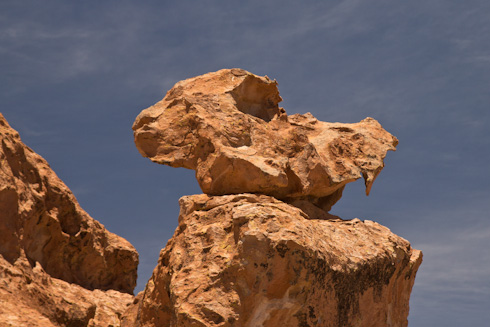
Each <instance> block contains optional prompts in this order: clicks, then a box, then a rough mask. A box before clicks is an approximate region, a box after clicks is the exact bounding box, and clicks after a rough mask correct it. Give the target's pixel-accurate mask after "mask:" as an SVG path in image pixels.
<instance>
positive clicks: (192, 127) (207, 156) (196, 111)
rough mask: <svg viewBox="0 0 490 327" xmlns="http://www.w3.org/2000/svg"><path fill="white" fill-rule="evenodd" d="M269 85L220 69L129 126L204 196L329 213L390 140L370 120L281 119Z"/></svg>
mask: <svg viewBox="0 0 490 327" xmlns="http://www.w3.org/2000/svg"><path fill="white" fill-rule="evenodd" d="M281 100H282V99H281V97H280V96H279V91H278V90H277V83H276V81H271V80H270V79H269V78H268V77H259V76H256V75H254V74H251V73H249V72H247V71H244V70H241V69H224V70H220V71H218V72H215V73H209V74H205V75H202V76H198V77H195V78H191V79H187V80H185V81H181V82H179V83H177V84H176V85H175V86H174V87H173V88H172V89H171V90H170V91H169V92H168V93H167V95H166V96H165V98H164V99H163V100H162V101H160V102H158V103H157V104H155V105H153V106H152V107H150V108H148V109H146V110H143V111H142V112H141V113H140V114H139V116H138V117H137V118H136V121H135V123H134V125H133V130H134V136H135V143H136V147H137V148H138V150H139V151H140V153H141V154H142V155H143V156H145V157H148V158H150V159H151V160H152V161H154V162H157V163H161V164H165V165H170V166H172V167H185V168H189V169H195V170H196V177H197V180H198V182H199V185H200V186H201V189H202V190H203V192H204V193H206V194H211V195H225V194H239V193H260V194H266V195H271V196H274V197H276V198H278V199H283V200H287V201H291V200H296V199H307V200H308V201H309V202H312V203H315V204H316V205H318V206H319V207H321V208H323V209H325V210H326V211H329V210H330V207H331V206H332V205H333V204H334V203H335V202H336V201H337V200H338V199H340V197H341V195H342V190H343V188H344V186H345V184H347V183H349V182H352V181H355V180H356V179H358V178H359V177H360V176H361V175H362V176H363V177H364V180H365V183H366V193H367V194H369V191H370V189H371V185H372V183H373V182H374V180H375V178H376V176H378V174H379V173H380V171H381V169H382V168H383V159H384V158H385V156H386V151H388V150H395V147H396V145H397V144H398V140H397V139H396V138H395V137H394V136H393V135H391V134H390V133H388V132H386V131H385V130H384V129H383V128H382V127H381V125H380V124H379V123H378V122H377V121H376V120H374V119H372V118H366V119H364V120H363V121H361V122H359V123H356V124H340V123H325V122H321V121H318V120H317V119H316V118H314V117H313V116H312V115H311V114H305V115H298V114H296V115H291V116H287V115H286V112H285V110H284V109H283V108H280V107H279V106H278V103H279V102H280V101H281Z"/></svg>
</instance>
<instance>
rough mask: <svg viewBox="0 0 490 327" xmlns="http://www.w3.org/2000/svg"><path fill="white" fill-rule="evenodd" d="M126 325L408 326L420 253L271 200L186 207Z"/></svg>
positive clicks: (197, 198) (187, 203) (209, 201)
mask: <svg viewBox="0 0 490 327" xmlns="http://www.w3.org/2000/svg"><path fill="white" fill-rule="evenodd" d="M180 207H181V212H180V215H179V227H178V229H177V230H176V232H175V234H174V236H173V237H172V239H171V240H170V241H169V243H168V244H167V246H166V247H165V249H163V250H162V252H161V253H160V259H159V262H158V266H157V267H156V269H155V270H154V272H153V276H152V277H151V279H150V280H149V282H148V284H147V287H146V290H145V292H144V296H143V299H142V300H141V301H140V302H139V304H138V311H137V312H135V313H134V314H133V316H132V317H131V318H128V319H129V321H127V323H128V326H132V325H133V323H134V322H135V321H137V322H138V323H139V324H135V326H148V327H149V326H152V327H156V326H179V327H184V326H186V327H187V326H193V327H198V326H199V327H201V326H250V327H259V326H264V327H277V326H284V327H289V326H291V327H293V326H294V327H297V326H406V324H407V322H406V321H407V316H408V309H409V308H408V301H409V297H410V290H411V288H412V285H413V282H414V278H415V273H416V271H417V269H418V266H419V265H420V263H421V259H422V257H421V253H420V251H418V250H413V249H411V247H410V244H409V243H408V242H407V241H406V240H404V239H403V238H401V237H398V236H396V235H394V234H393V233H391V232H390V231H389V230H388V229H387V228H386V227H383V226H381V225H379V224H377V223H375V222H372V221H368V220H366V221H364V222H362V221H360V220H359V219H354V220H350V221H343V220H341V219H333V220H316V219H314V218H315V217H309V216H307V215H306V214H305V213H304V212H303V211H302V210H300V209H298V208H296V207H294V206H291V205H289V204H286V203H284V202H282V201H279V200H277V199H275V198H272V197H269V196H265V195H254V194H240V195H225V196H214V197H209V196H207V195H204V194H202V195H193V196H186V197H183V198H182V199H181V200H180Z"/></svg>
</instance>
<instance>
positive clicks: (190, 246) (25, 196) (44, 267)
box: [0, 69, 422, 327]
mask: <svg viewBox="0 0 490 327" xmlns="http://www.w3.org/2000/svg"><path fill="white" fill-rule="evenodd" d="M280 101H281V97H280V96H279V92H278V90H277V83H276V82H275V81H271V80H270V79H269V78H268V77H259V76H256V75H254V74H251V73H249V72H246V71H244V70H241V69H226V70H221V71H218V72H215V73H209V74H205V75H202V76H198V77H195V78H191V79H188V80H185V81H182V82H179V83H177V84H176V85H175V86H174V87H173V88H172V89H171V90H170V91H169V92H168V93H167V95H166V96H165V98H164V99H163V100H162V101H160V102H159V103H157V104H155V105H154V106H152V107H150V108H148V109H146V110H144V111H143V112H142V113H141V114H140V115H139V116H138V117H137V119H136V121H135V123H134V125H133V130H134V135H135V143H136V146H137V147H138V149H139V151H140V152H141V154H142V155H143V156H145V157H148V158H150V159H151V160H152V161H155V162H157V163H161V164H166V165H170V166H173V167H185V168H190V169H195V170H196V177H197V180H198V182H199V185H200V186H201V188H202V190H203V192H204V193H205V194H200V195H192V196H184V197H182V198H181V200H180V215H179V218H178V219H179V225H178V228H177V230H176V231H175V234H174V236H173V237H172V239H170V240H169V242H168V244H167V246H166V247H165V248H164V249H163V250H162V251H161V253H160V258H159V260H158V264H157V266H156V268H155V270H154V272H153V275H152V277H151V278H150V280H149V281H148V284H147V285H146V288H145V290H144V292H142V293H140V294H138V295H137V296H136V297H134V296H133V295H132V291H133V289H134V286H135V284H136V266H137V264H138V255H137V253H136V251H135V250H134V248H133V247H132V246H131V244H129V243H128V242H127V241H126V240H124V239H123V238H121V237H118V236H116V235H114V234H112V233H110V232H108V231H107V230H106V229H105V228H104V226H102V225H101V224H100V223H98V222H97V221H95V220H94V219H92V218H91V217H90V216H89V215H88V214H87V213H86V212H85V211H83V210H82V209H81V208H80V206H79V204H78V203H77V201H76V199H75V197H74V196H73V194H72V193H71V192H70V190H69V189H68V188H67V187H66V186H65V185H64V184H63V182H61V180H59V178H58V177H57V176H56V175H55V173H54V172H53V171H52V170H51V169H50V167H49V165H48V164H47V163H46V161H45V160H44V159H43V158H41V157H40V156H39V155H37V154H35V153H34V152H33V151H32V150H31V149H29V148H28V147H27V146H25V145H24V144H23V143H22V141H21V140H20V137H19V135H18V133H17V132H16V131H15V130H13V129H12V128H11V127H10V126H9V125H8V123H7V122H6V120H5V119H4V118H3V116H1V115H0V139H1V142H2V143H1V149H0V326H12V327H13V326H16V327H17V326H34V327H41V326H43V327H45V326H46V327H61V326H64V327H110V326H111V327H119V326H120V327H218V326H219V327H232V326H233V327H276V326H282V327H313V326H317V327H349V326H352V327H354V326H356V327H378V326H390V327H404V326H407V316H408V312H409V298H410V292H411V288H412V286H413V283H414V281H415V275H416V272H417V269H418V267H419V265H420V264H421V262H422V253H421V252H420V251H418V250H415V249H412V248H411V246H410V244H409V243H408V241H406V240H404V239H403V238H401V237H399V236H397V235H394V234H393V233H391V232H390V230H389V229H387V228H386V227H383V226H381V225H379V224H377V223H375V222H372V221H369V220H366V221H361V220H359V219H353V220H342V219H340V218H339V217H336V216H333V215H331V214H330V213H329V212H328V211H329V210H330V208H331V207H332V205H334V204H335V202H337V201H338V200H339V199H340V197H341V196H342V190H343V189H344V187H345V185H346V184H347V183H349V182H352V181H354V180H356V179H358V178H360V177H361V176H362V177H364V180H365V184H366V193H367V194H369V191H370V189H371V186H372V184H373V182H374V180H375V178H376V177H377V176H378V174H379V173H380V171H381V169H382V168H383V166H384V163H383V159H384V158H385V156H386V152H387V151H388V150H395V147H396V145H397V143H398V140H397V139H396V138H395V137H394V136H392V135H391V134H390V133H388V132H387V131H385V130H384V129H383V128H382V127H381V125H380V124H379V123H378V122H377V121H376V120H374V119H372V118H366V119H364V120H363V121H361V122H359V123H356V124H341V123H325V122H321V121H318V120H317V119H315V118H314V117H313V116H312V115H311V114H305V115H291V116H288V115H287V114H286V112H285V110H284V109H283V108H280V107H279V106H278V103H279V102H280Z"/></svg>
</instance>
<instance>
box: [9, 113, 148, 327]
mask: <svg viewBox="0 0 490 327" xmlns="http://www.w3.org/2000/svg"><path fill="white" fill-rule="evenodd" d="M0 141H1V147H0V326H11V327H14V326H15V327H24V326H29V327H31V326H33V327H37V326H39V327H50V326H53V327H54V326H56V327H58V326H64V327H118V326H120V317H121V316H122V315H123V313H124V311H125V310H126V309H127V307H128V305H129V304H130V303H132V301H133V299H134V297H133V296H132V295H131V294H132V292H133V289H134V287H135V286H136V277H137V275H136V269H137V265H138V253H137V252H136V250H135V249H134V248H133V246H132V245H131V244H130V243H129V242H127V241H126V240H125V239H123V238H122V237H119V236H117V235H114V234H112V233H110V232H108V231H107V230H106V229H105V228H104V226H103V225H102V224H100V223H99V222H97V221H96V220H94V219H92V218H91V217H90V216H89V215H88V214H87V213H86V212H85V211H83V210H82V209H81V208H80V206H79V204H78V202H77V201H76V199H75V197H74V196H73V194H72V193H71V191H70V190H69V189H68V187H67V186H66V185H65V184H64V183H63V182H62V181H61V180H60V179H59V178H58V177H57V176H56V174H55V173H54V172H53V171H52V170H51V168H50V167H49V165H48V163H47V162H46V161H45V160H44V159H43V158H42V157H41V156H39V155H38V154H36V153H34V152H33V151H32V150H31V149H30V148H28V147H27V146H26V145H25V144H24V143H22V141H21V139H20V137H19V134H18V133H17V132H16V131H15V130H14V129H12V128H11V127H10V126H9V125H8V123H7V121H6V120H5V118H4V117H3V116H2V115H1V114H0Z"/></svg>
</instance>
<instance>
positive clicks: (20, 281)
mask: <svg viewBox="0 0 490 327" xmlns="http://www.w3.org/2000/svg"><path fill="white" fill-rule="evenodd" d="M132 302H133V296H132V295H130V294H127V293H121V292H118V291H114V290H108V291H101V290H94V291H90V290H87V289H85V288H83V287H81V286H78V285H75V284H70V283H67V282H65V281H63V280H60V279H57V278H52V277H51V276H50V275H49V274H47V273H46V272H45V271H44V270H43V268H42V267H41V265H40V264H39V262H36V264H35V266H34V267H31V265H30V263H29V261H28V260H27V258H25V256H24V255H23V253H22V254H21V256H20V257H19V258H17V260H16V261H15V263H14V264H12V263H10V262H8V261H7V260H5V259H4V258H3V257H2V256H1V255H0V326H2V327H62V326H63V327H119V326H120V317H121V316H122V315H123V313H124V311H125V310H126V309H127V308H128V306H129V305H130V304H131V303H132Z"/></svg>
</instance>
